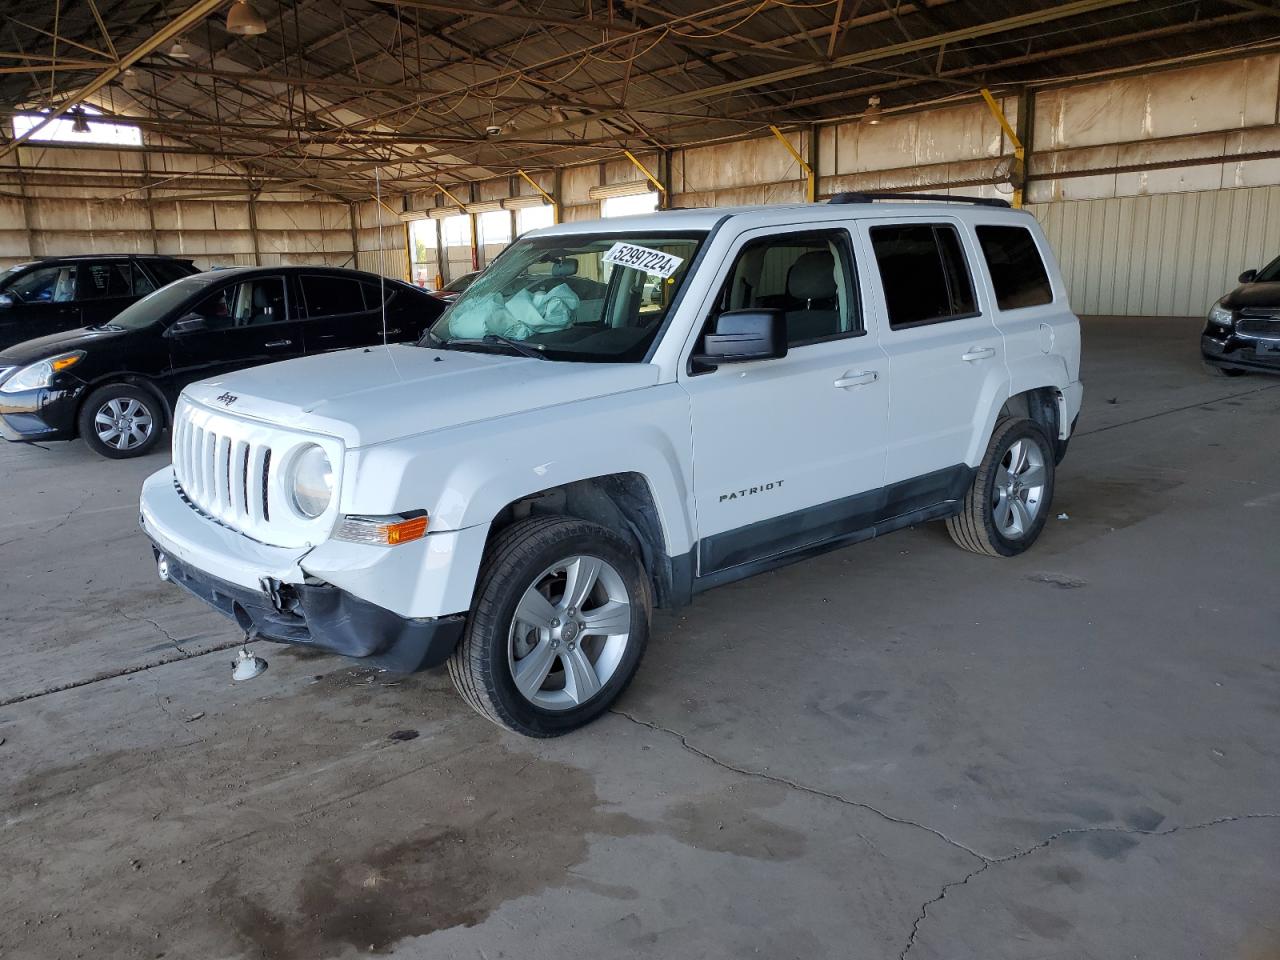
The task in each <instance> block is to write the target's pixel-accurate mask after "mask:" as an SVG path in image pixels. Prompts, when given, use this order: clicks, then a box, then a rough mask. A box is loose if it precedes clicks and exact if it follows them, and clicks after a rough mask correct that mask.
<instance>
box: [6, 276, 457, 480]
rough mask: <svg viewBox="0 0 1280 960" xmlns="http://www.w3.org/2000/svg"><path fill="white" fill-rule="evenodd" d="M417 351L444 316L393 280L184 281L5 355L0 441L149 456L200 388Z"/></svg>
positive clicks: (438, 306) (427, 298)
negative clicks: (76, 443)
mask: <svg viewBox="0 0 1280 960" xmlns="http://www.w3.org/2000/svg"><path fill="white" fill-rule="evenodd" d="M384 301H385V316H386V319H385V328H386V329H385V337H386V339H387V341H389V342H394V341H404V340H417V339H418V338H419V337H421V336H422V333H423V331H424V330H425V329H426V328H427V327H429V326H431V324H432V322H433V321H434V320H435V319H436V318H437V317H438V316H440V314H441V313H443V312H444V309H445V304H444V303H442V302H441V301H440V300H437V299H436V298H435V297H433V296H431V295H430V294H428V293H426V292H425V291H422V290H419V289H418V288H417V287H414V286H410V285H409V284H407V283H403V282H401V281H399V280H386V279H384V278H382V277H378V276H376V275H374V274H371V273H362V272H360V271H358V270H340V269H334V268H328V267H248V268H239V269H233V270H220V271H216V272H212V273H199V274H196V275H194V276H189V277H184V278H183V279H181V280H178V281H175V282H174V283H171V284H169V285H168V286H167V287H163V288H161V289H160V290H157V291H156V292H154V293H152V294H149V295H148V296H146V297H144V298H143V299H141V300H139V301H138V302H137V303H135V304H133V306H130V307H126V308H125V309H124V310H123V311H122V312H120V313H119V314H117V315H116V316H115V317H114V318H112V319H111V320H110V321H109V322H108V323H105V324H101V325H99V326H95V327H89V328H87V329H81V330H74V331H68V332H64V333H56V334H52V335H50V336H47V337H41V338H39V339H37V340H30V341H28V342H26V343H22V344H19V345H17V346H15V347H10V348H8V349H6V350H0V434H3V436H4V437H5V439H6V440H13V441H40V442H43V441H46V440H71V439H73V438H75V437H77V436H79V437H82V438H84V440H85V442H86V443H88V444H89V446H90V447H92V448H93V449H94V450H95V451H96V452H98V453H100V454H102V455H103V456H104V457H110V458H112V459H122V458H124V457H136V456H141V455H142V454H144V453H146V452H147V451H149V450H150V449H151V448H152V447H154V446H155V445H156V443H157V441H158V440H159V439H160V434H161V432H162V431H163V428H164V427H165V425H166V424H167V423H168V422H169V416H170V411H171V410H172V405H173V402H174V401H175V400H176V399H177V396H178V394H179V393H180V392H181V390H182V388H183V387H185V386H186V385H187V384H188V383H191V382H192V381H195V380H201V379H203V378H205V377H213V376H218V375H220V374H224V373H228V372H230V371H232V370H239V369H240V368H242V367H250V366H254V365H256V364H261V363H271V362H273V361H276V360H288V359H290V358H291V357H301V356H303V355H304V354H311V353H323V352H325V351H329V350H342V349H345V348H348V347H365V346H371V345H374V344H380V343H382V342H383V338H384V329H383V328H384V320H383V313H384V310H383V304H384Z"/></svg>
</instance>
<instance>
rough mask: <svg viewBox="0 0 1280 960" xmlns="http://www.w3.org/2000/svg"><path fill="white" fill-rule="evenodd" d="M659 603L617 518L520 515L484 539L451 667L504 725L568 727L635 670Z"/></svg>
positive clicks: (551, 731)
mask: <svg viewBox="0 0 1280 960" xmlns="http://www.w3.org/2000/svg"><path fill="white" fill-rule="evenodd" d="M652 603H653V601H652V594H651V590H650V585H649V578H648V575H647V574H646V573H645V570H644V567H643V565H642V564H641V562H640V560H639V558H638V557H637V555H636V551H635V550H634V549H633V547H632V546H631V545H630V544H629V543H628V542H627V541H626V540H624V539H623V538H622V537H620V536H618V534H616V533H614V532H613V531H612V530H609V529H608V528H607V527H602V526H600V525H599V524H595V523H590V522H588V521H586V520H578V519H575V518H572V517H535V518H530V519H528V520H521V521H519V522H518V523H514V524H512V525H511V526H510V527H507V528H506V529H505V530H503V531H502V532H501V533H499V534H498V535H497V537H495V538H494V540H493V543H492V544H490V546H489V549H488V551H487V553H486V555H485V561H484V563H483V565H482V566H481V570H480V576H479V578H478V580H477V583H476V593H475V599H474V600H473V602H472V607H471V612H470V615H469V616H468V618H467V627H466V631H465V632H464V633H463V636H462V640H461V642H459V644H458V647H457V649H456V650H455V651H454V653H453V656H452V657H450V659H449V676H450V677H451V678H452V680H453V684H454V686H455V687H456V688H457V690H458V692H459V693H460V694H461V695H462V698H463V699H464V700H466V701H467V703H468V704H470V705H471V707H472V708H473V709H474V710H475V711H476V712H477V713H479V714H480V715H481V716H483V717H485V718H486V719H488V720H491V721H493V722H494V723H496V724H497V725H498V726H500V727H505V728H506V729H508V730H512V731H514V732H516V733H519V734H522V735H524V736H526V737H557V736H560V735H562V734H565V733H569V732H570V731H572V730H576V729H578V728H579V727H581V726H584V725H585V724H588V723H590V722H591V721H592V720H594V719H595V718H596V717H598V716H599V715H600V714H602V713H603V712H604V711H606V710H608V709H609V707H610V706H611V705H612V704H613V702H614V701H615V700H617V698H618V697H619V695H621V693H622V691H623V690H625V689H626V687H627V684H628V683H630V682H631V678H632V677H633V676H634V675H635V672H636V668H637V667H639V665H640V658H641V657H642V656H643V654H644V648H645V644H646V643H647V642H648V639H649V615H650V609H651V607H652Z"/></svg>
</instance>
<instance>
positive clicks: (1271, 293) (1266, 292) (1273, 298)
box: [1222, 283, 1280, 313]
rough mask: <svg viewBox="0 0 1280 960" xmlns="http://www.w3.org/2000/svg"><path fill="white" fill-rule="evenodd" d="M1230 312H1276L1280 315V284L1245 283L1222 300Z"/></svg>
mask: <svg viewBox="0 0 1280 960" xmlns="http://www.w3.org/2000/svg"><path fill="white" fill-rule="evenodd" d="M1222 305H1223V306H1224V307H1226V308H1227V309H1228V310H1274V311H1276V312H1277V313H1280V283H1245V284H1241V285H1240V286H1238V287H1236V288H1235V289H1234V290H1232V291H1231V292H1230V293H1228V294H1227V295H1226V296H1225V297H1223V298H1222Z"/></svg>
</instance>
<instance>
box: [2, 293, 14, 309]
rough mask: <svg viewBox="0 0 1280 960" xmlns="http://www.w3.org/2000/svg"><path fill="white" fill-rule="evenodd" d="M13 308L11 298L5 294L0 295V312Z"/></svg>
mask: <svg viewBox="0 0 1280 960" xmlns="http://www.w3.org/2000/svg"><path fill="white" fill-rule="evenodd" d="M12 306H13V297H11V296H9V295H8V294H7V293H0V310H8V309H9V308H10V307H12Z"/></svg>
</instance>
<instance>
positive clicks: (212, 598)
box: [139, 470, 465, 672]
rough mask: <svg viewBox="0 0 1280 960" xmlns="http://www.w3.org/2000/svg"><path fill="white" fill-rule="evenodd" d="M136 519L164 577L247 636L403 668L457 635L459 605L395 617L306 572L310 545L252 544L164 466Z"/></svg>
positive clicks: (428, 662) (426, 662) (426, 658)
mask: <svg viewBox="0 0 1280 960" xmlns="http://www.w3.org/2000/svg"><path fill="white" fill-rule="evenodd" d="M139 522H140V524H141V526H142V530H143V532H144V533H146V535H147V536H148V538H150V540H151V543H152V549H153V550H154V552H155V556H156V561H157V567H158V569H160V570H161V571H162V574H163V575H164V576H165V579H167V580H169V581H171V582H173V583H176V584H178V585H179V586H182V587H185V588H186V589H187V590H188V591H190V592H191V593H192V594H194V595H195V596H196V597H198V598H200V599H201V600H203V601H204V602H205V603H207V604H208V605H209V606H211V607H213V608H214V609H215V610H217V611H218V612H219V613H221V614H223V615H225V616H227V617H229V618H231V619H232V620H234V621H235V622H236V623H237V624H238V625H239V627H240V629H242V630H244V631H245V633H247V634H249V635H250V636H253V637H259V638H261V639H264V640H271V641H274V642H277V643H288V644H295V645H297V646H305V647H309V648H311V649H314V650H321V651H324V652H326V653H335V654H338V655H340V656H344V657H353V658H358V659H360V660H361V661H362V662H363V663H366V664H371V665H375V666H380V667H385V668H387V669H391V670H396V671H403V672H408V671H413V670H419V669H424V668H426V667H431V666H436V665H438V664H440V663H443V662H444V661H445V660H447V659H448V657H449V655H450V654H451V653H452V652H453V650H454V647H456V646H457V643H458V640H459V639H460V638H461V636H462V631H463V626H464V623H465V617H464V616H463V615H461V614H458V615H451V616H439V617H409V616H403V615H401V614H399V613H396V612H394V611H392V610H388V609H386V608H385V607H383V606H380V605H378V604H376V603H373V602H370V601H369V600H367V599H364V598H361V597H358V596H356V595H355V594H353V593H351V592H350V591H347V590H343V589H341V588H340V587H338V586H335V585H333V584H330V583H326V582H324V581H322V580H320V579H319V578H317V577H315V576H312V575H309V574H308V573H307V572H306V571H304V570H303V568H302V566H301V563H302V561H303V559H304V558H306V557H307V556H308V554H309V553H311V550H310V548H306V549H303V548H289V547H275V546H270V545H267V544H262V543H258V542H256V541H254V540H251V539H249V538H248V537H245V536H244V535H243V534H241V533H238V532H237V531H235V530H232V529H230V528H228V527H224V526H222V525H220V524H217V523H215V522H213V521H212V520H209V519H208V518H206V517H204V516H202V515H201V514H199V513H198V512H196V511H195V510H194V509H193V508H192V507H191V506H190V505H189V504H187V503H186V502H185V501H184V500H183V499H182V498H181V497H180V496H179V495H178V493H177V491H176V490H175V488H174V486H173V482H172V472H171V471H168V470H165V471H161V472H160V473H158V474H155V475H154V476H152V477H150V478H148V480H147V481H146V483H145V484H144V485H143V493H142V507H141V513H140V517H139ZM162 561H163V562H162Z"/></svg>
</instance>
